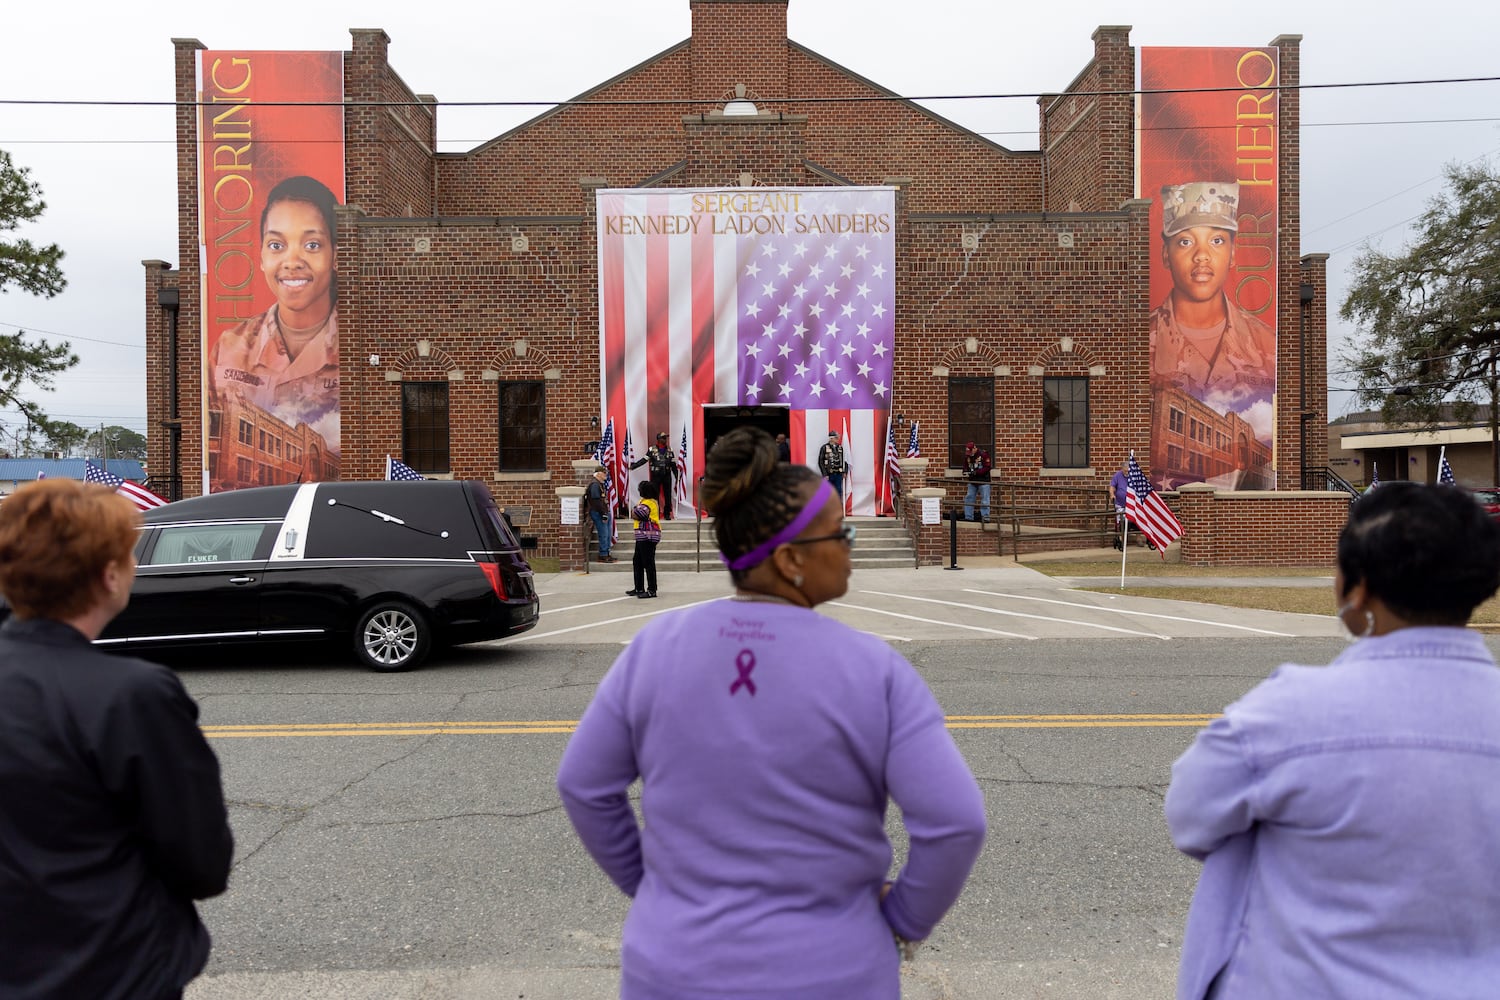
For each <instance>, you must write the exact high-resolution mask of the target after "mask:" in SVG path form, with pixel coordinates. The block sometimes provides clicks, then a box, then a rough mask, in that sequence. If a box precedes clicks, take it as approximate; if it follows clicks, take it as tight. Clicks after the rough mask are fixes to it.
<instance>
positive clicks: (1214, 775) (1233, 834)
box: [1166, 483, 1500, 1000]
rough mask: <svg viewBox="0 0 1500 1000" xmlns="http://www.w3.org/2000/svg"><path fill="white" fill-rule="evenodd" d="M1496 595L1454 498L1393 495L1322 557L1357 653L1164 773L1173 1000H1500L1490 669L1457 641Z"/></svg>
mask: <svg viewBox="0 0 1500 1000" xmlns="http://www.w3.org/2000/svg"><path fill="white" fill-rule="evenodd" d="M1497 585H1500V527H1497V526H1496V524H1495V522H1494V521H1492V520H1491V519H1490V517H1489V515H1487V514H1486V513H1485V512H1484V508H1482V507H1480V506H1479V504H1477V503H1475V502H1474V498H1473V497H1472V496H1471V495H1469V493H1468V492H1467V491H1466V490H1460V489H1457V488H1455V487H1452V486H1424V485H1421V484H1418V483H1392V484H1390V485H1387V486H1382V487H1380V489H1378V490H1374V491H1373V492H1371V493H1369V494H1367V495H1365V496H1364V497H1361V498H1360V499H1359V500H1357V501H1355V503H1354V505H1353V506H1352V507H1351V508H1350V510H1349V521H1348V524H1346V525H1345V527H1344V530H1343V533H1342V534H1341V535H1340V536H1339V543H1338V571H1337V573H1336V574H1335V576H1334V583H1333V587H1334V596H1335V597H1336V598H1337V600H1338V603H1339V607H1338V618H1339V621H1340V622H1342V623H1343V624H1344V627H1345V628H1346V629H1348V630H1349V631H1350V632H1351V633H1353V634H1354V635H1355V637H1356V639H1357V641H1356V642H1355V643H1354V644H1353V645H1352V646H1350V647H1349V648H1348V649H1347V650H1345V651H1344V652H1343V653H1342V654H1340V655H1339V656H1338V657H1337V658H1336V659H1334V661H1333V662H1332V663H1330V664H1328V666H1326V667H1304V666H1293V665H1290V664H1288V665H1285V666H1281V667H1278V668H1277V669H1276V670H1275V671H1274V672H1273V673H1272V674H1271V676H1270V677H1268V678H1267V679H1266V680H1264V681H1262V682H1261V683H1260V684H1259V685H1257V686H1256V687H1255V688H1254V689H1253V690H1251V691H1250V693H1249V694H1247V695H1245V696H1244V697H1243V698H1241V699H1240V700H1239V701H1237V702H1235V703H1234V704H1232V705H1230V706H1229V707H1228V708H1226V709H1225V710H1224V715H1223V717H1222V718H1220V719H1217V720H1215V721H1214V722H1213V723H1212V724H1211V725H1210V726H1209V727H1208V728H1206V729H1204V730H1203V731H1201V732H1200V733H1199V734H1198V736H1197V738H1196V739H1195V740H1194V741H1193V745H1192V746H1191V747H1189V748H1188V750H1187V752H1186V753H1184V754H1183V755H1182V757H1181V759H1179V760H1178V761H1177V763H1176V764H1175V765H1173V767H1172V785H1171V787H1170V788H1169V789H1168V790H1167V800H1166V815H1167V825H1168V827H1169V828H1170V830H1171V833H1172V842H1173V843H1175V844H1176V845H1177V847H1178V848H1179V849H1180V850H1182V851H1183V852H1185V853H1187V854H1188V855H1190V856H1192V857H1194V858H1199V859H1201V860H1202V861H1203V873H1202V875H1201V876H1200V877H1199V879H1198V889H1197V892H1196V893H1195V894H1194V896H1193V905H1192V908H1191V909H1190V910H1189V911H1188V920H1187V930H1186V933H1185V934H1184V936H1183V941H1182V965H1181V969H1180V971H1179V976H1178V981H1177V996H1178V997H1179V1000H1199V998H1202V997H1212V998H1214V1000H1239V998H1246V1000H1251V998H1253V1000H1259V998H1262V997H1299V998H1300V997H1319V998H1340V997H1346V998H1349V1000H1384V998H1397V997H1401V998H1405V997H1453V998H1458V997H1493V996H1497V995H1500V838H1497V837H1496V835H1495V831H1496V830H1500V670H1497V669H1496V667H1495V658H1494V657H1493V656H1492V655H1491V654H1490V650H1489V648H1488V647H1487V646H1486V644H1485V641H1484V636H1482V635H1480V634H1479V633H1478V632H1475V631H1474V630H1472V629H1468V628H1465V627H1464V625H1465V623H1466V622H1468V620H1469V616H1470V615H1471V614H1472V613H1473V611H1474V609H1475V608H1476V607H1478V606H1479V605H1480V604H1481V603H1483V602H1484V601H1486V600H1488V599H1489V598H1490V597H1491V596H1492V595H1493V594H1494V593H1495V590H1496V587H1497Z"/></svg>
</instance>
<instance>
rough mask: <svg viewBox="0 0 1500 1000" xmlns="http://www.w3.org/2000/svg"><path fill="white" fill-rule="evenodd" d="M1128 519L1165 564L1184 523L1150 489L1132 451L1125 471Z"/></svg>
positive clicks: (1180, 535) (1149, 484)
mask: <svg viewBox="0 0 1500 1000" xmlns="http://www.w3.org/2000/svg"><path fill="white" fill-rule="evenodd" d="M1125 516H1126V517H1127V518H1129V519H1130V522H1131V523H1132V524H1134V525H1135V526H1136V527H1137V528H1139V529H1140V532H1141V534H1143V535H1145V536H1146V537H1147V538H1149V539H1151V541H1152V543H1153V544H1154V545H1155V546H1156V551H1157V552H1158V553H1159V554H1160V555H1161V558H1162V561H1163V562H1165V561H1166V558H1167V545H1168V544H1170V543H1171V541H1172V539H1174V538H1181V537H1182V523H1181V522H1180V521H1178V520H1177V515H1175V514H1173V513H1172V508H1170V507H1168V506H1167V502H1166V501H1165V500H1163V499H1162V498H1161V494H1159V493H1157V492H1156V491H1155V490H1153V489H1152V488H1151V483H1150V481H1149V480H1147V479H1146V476H1145V473H1143V472H1141V467H1140V465H1139V464H1137V463H1136V460H1135V452H1133V451H1132V452H1131V453H1130V462H1129V464H1128V465H1127V466H1126V469H1125Z"/></svg>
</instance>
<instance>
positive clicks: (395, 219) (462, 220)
mask: <svg viewBox="0 0 1500 1000" xmlns="http://www.w3.org/2000/svg"><path fill="white" fill-rule="evenodd" d="M585 221H587V220H586V219H585V217H584V216H582V215H426V216H408V215H379V216H375V215H361V216H357V217H356V218H355V219H354V224H355V225H356V226H360V227H365V226H374V227H379V228H382V229H387V228H388V229H430V228H432V227H434V226H436V227H438V228H442V227H444V226H452V227H454V228H459V227H463V226H581V225H583V224H584V222H585Z"/></svg>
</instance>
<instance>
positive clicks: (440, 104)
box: [0, 76, 1500, 110]
mask: <svg viewBox="0 0 1500 1000" xmlns="http://www.w3.org/2000/svg"><path fill="white" fill-rule="evenodd" d="M1496 82H1500V76H1454V77H1442V78H1435V79H1426V80H1360V81H1352V82H1347V83H1299V84H1296V85H1295V86H1293V85H1290V84H1277V85H1275V86H1269V87H1243V86H1234V87H1169V88H1162V89H1153V90H1145V89H1133V88H1132V89H1128V90H1070V91H1066V92H1061V93H1059V92H1056V91H1031V92H1025V93H1005V94H920V95H902V94H871V95H869V96H864V97H849V96H844V97H776V98H770V97H757V98H756V99H757V100H758V101H759V102H760V103H762V104H767V105H770V104H881V103H890V102H898V103H906V102H912V101H1008V100H1032V101H1034V100H1038V99H1040V98H1044V97H1051V98H1061V97H1139V96H1146V95H1155V94H1215V93H1241V92H1243V91H1246V90H1255V91H1276V92H1280V93H1291V92H1299V91H1304V90H1350V89H1360V88H1366V87H1425V86H1434V85H1441V84H1456V83H1496ZM244 103H245V104H247V105H254V106H256V107H263V108H278V107H284V108H328V107H337V108H423V109H426V110H431V109H433V108H444V107H446V108H620V107H694V106H696V107H703V106H708V105H718V104H719V103H721V102H719V101H712V100H704V99H702V98H693V97H640V98H576V99H571V100H564V101H437V102H431V101H417V100H413V101H345V100H337V101H246V102H244ZM7 105H8V106H12V107H36V106H41V107H88V108H176V107H193V106H196V107H218V108H223V107H225V102H223V101H176V100H172V101H141V100H63V99H59V98H0V106H7Z"/></svg>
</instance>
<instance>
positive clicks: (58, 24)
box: [0, 0, 1500, 433]
mask: <svg viewBox="0 0 1500 1000" xmlns="http://www.w3.org/2000/svg"><path fill="white" fill-rule="evenodd" d="M247 11H250V9H249V8H244V7H238V6H234V5H229V4H218V3H207V2H202V0H199V2H195V3H183V2H178V0H157V2H154V3H151V4H145V5H139V4H136V5H122V4H117V3H114V2H110V3H102V2H99V0H85V2H72V0H69V2H52V3H35V4H9V5H7V10H6V14H5V31H4V36H3V38H0V101H89V100H93V101H97V100H118V101H135V102H170V101H171V100H172V98H173V96H174V94H173V81H172V45H171V39H172V38H175V37H189V38H197V39H199V40H200V41H202V42H203V43H204V44H205V45H207V46H208V47H209V48H248V49H313V50H343V49H347V48H349V45H350V37H349V29H350V28H384V29H385V31H386V33H387V34H388V35H390V38H391V47H390V59H391V64H392V65H393V67H394V68H395V69H396V71H397V72H398V73H400V74H401V76H402V78H403V79H405V81H406V82H407V84H408V85H410V86H411V87H412V89H413V90H415V91H417V92H418V93H431V94H435V95H436V96H437V97H438V99H439V100H440V101H506V100H511V101H556V100H563V99H566V98H568V97H572V96H574V95H576V94H578V93H580V92H582V91H584V90H586V89H588V88H589V87H591V86H593V85H595V84H597V83H599V82H600V81H603V80H605V79H608V78H609V77H611V76H613V75H615V74H617V73H619V72H621V71H623V70H625V69H628V68H629V67H631V66H633V65H635V64H636V63H638V62H641V61H642V60H644V59H646V58H649V57H650V56H652V55H655V54H656V53H658V52H660V51H661V50H663V49H665V48H667V47H668V46H670V45H673V44H676V43H677V42H679V41H682V40H683V39H685V38H687V37H688V35H689V34H690V33H691V24H690V10H689V4H688V0H556V2H553V3H546V4H533V3H514V2H512V3H498V4H492V5H489V6H488V7H487V8H479V7H476V6H475V5H470V4H456V3H441V2H439V3H426V4H421V3H412V2H411V0H401V2H399V3H398V2H390V0H362V2H360V3H359V4H357V5H356V4H299V5H295V6H293V7H283V8H280V9H279V10H273V9H272V8H264V7H260V8H254V10H253V13H254V15H255V16H254V17H253V18H252V17H248V16H247ZM476 11H481V12H478V13H476ZM439 12H441V13H439ZM434 15H436V16H434ZM1101 24H1127V25H1131V26H1132V27H1133V29H1134V30H1133V31H1132V32H1131V36H1130V37H1131V42H1132V44H1134V45H1137V46H1143V45H1145V46H1149V45H1263V44H1265V43H1267V42H1269V41H1271V40H1272V39H1273V38H1275V37H1276V36H1278V35H1281V34H1301V35H1302V36H1303V42H1302V83H1303V84H1304V85H1312V84H1333V83H1373V82H1385V81H1413V80H1430V79H1439V78H1442V79H1448V78H1457V77H1486V76H1500V58H1497V57H1496V56H1495V54H1494V44H1495V38H1496V37H1497V34H1500V30H1497V29H1500V5H1497V4H1491V3H1483V2H1480V0H1463V2H1458V0H1430V2H1427V3H1423V4H1420V5H1416V6H1413V5H1412V4H1410V3H1400V4H1398V3H1395V2H1393V0H1371V2H1365V3H1358V4H1356V3H1347V2H1330V0H1317V2H1313V0H1297V2H1283V0H1262V2H1260V3H1255V4H1237V5H1227V4H1226V5H1209V6H1207V7H1204V6H1201V5H1193V6H1191V7H1184V6H1182V5H1180V4H1163V3H1160V2H1159V0H1157V2H1145V0H1118V2H1115V3H1099V2H1082V0H1060V2H1056V3H1051V4H1039V5H1025V6H1022V5H1012V4H1004V3H996V2H994V0H928V2H926V3H922V4H913V3H912V2H911V0H899V2H898V0H858V2H854V0H791V3H790V6H789V8H788V34H789V35H790V36H791V38H792V39H793V40H794V41H796V42H799V43H800V44H802V45H804V46H806V47H808V48H810V49H812V50H813V51H815V52H818V53H819V54H821V55H823V56H825V57H827V58H829V59H831V60H833V61H834V62H837V63H840V64H841V65H843V66H845V67H847V68H849V69H851V70H853V71H854V72H856V73H859V74H861V75H863V76H865V77H867V78H869V79H871V80H874V81H875V82H876V83H879V84H881V85H883V86H885V87H887V88H889V89H891V90H894V91H896V92H898V93H901V94H904V95H908V96H925V95H976V94H1035V93H1037V92H1039V91H1057V90H1059V89H1061V88H1062V87H1064V86H1066V85H1067V83H1068V82H1069V81H1070V80H1072V78H1073V77H1074V75H1075V74H1076V73H1077V72H1078V71H1079V70H1080V69H1081V68H1082V67H1083V66H1084V64H1085V63H1086V62H1087V60H1088V59H1089V58H1090V57H1091V55H1092V52H1093V43H1092V41H1091V40H1090V35H1091V34H1092V33H1093V31H1094V29H1095V28H1096V27H1098V26H1099V25H1101ZM928 105H929V106H930V107H931V108H932V109H933V110H935V111H937V112H938V113H939V114H942V115H944V116H945V117H947V118H950V119H951V120H953V121H955V122H957V123H958V124H960V125H963V126H964V127H967V128H971V129H974V130H975V131H978V132H982V133H984V134H985V135H987V136H988V137H989V138H991V139H993V140H994V141H996V142H999V143H1001V144H1002V145H1005V146H1008V147H1010V148H1012V149H1025V150H1032V149H1035V148H1036V147H1037V135H1036V103H1035V100H1034V99H1033V98H1030V97H1022V98H1018V99H1009V100H999V99H988V100H946V101H932V102H928ZM539 110H540V109H536V108H530V109H519V110H517V109H493V110H485V111H474V110H468V109H455V110H446V109H444V110H441V111H440V112H439V115H438V130H439V139H440V141H441V146H440V148H442V149H444V150H462V149H468V148H471V147H473V146H476V145H478V144H480V143H482V142H484V141H485V140H487V139H489V138H491V137H493V136H494V135H496V134H498V133H500V132H502V131H504V130H506V129H507V128H510V127H512V126H514V125H516V124H518V123H520V122H521V121H524V120H526V119H527V118H530V117H532V116H533V115H535V114H537V113H538V112H539ZM172 127H173V118H172V109H171V108H170V106H158V107H146V106H141V107H77V106H74V107H70V106H65V105H40V106H31V105H21V104H14V103H0V149H5V150H7V151H9V152H10V153H11V154H12V156H13V157H14V159H15V160H16V162H17V163H19V164H22V165H25V166H27V167H29V168H30V169H31V172H32V177H33V179H35V180H36V181H38V182H40V184H41V185H42V188H43V192H44V196H45V198H46V201H47V205H48V208H47V213H46V215H45V216H44V218H43V219H42V220H41V222H40V223H39V224H37V225H34V226H31V227H29V228H28V229H27V230H26V231H25V235H27V236H30V237H31V238H33V239H35V240H38V241H41V242H54V241H55V242H57V243H59V244H61V245H62V247H63V248H64V249H65V250H66V252H67V257H66V259H65V260H64V262H63V266H64V269H65V271H66V274H67V278H68V288H67V290H66V291H65V292H64V293H63V294H62V295H59V296H58V297H56V298H54V299H50V300H43V299H36V298H32V297H30V296H27V295H25V294H23V293H20V292H17V291H15V290H11V291H9V292H7V293H6V294H4V295H0V331H5V332H14V330H15V329H16V328H17V327H21V328H24V329H26V330H28V331H31V332H34V333H38V334H42V333H45V334H46V335H47V336H48V337H50V338H53V339H56V338H57V337H59V336H60V337H63V338H66V339H68V340H70V341H71V342H72V344H73V346H74V348H75V349H76V350H77V352H78V354H79V355H80V356H81V357H82V359H83V360H82V363H81V364H79V365H78V366H77V367H76V368H75V369H73V370H71V371H69V372H68V373H67V374H65V375H64V376H62V377H61V378H60V379H59V380H58V384H57V387H56V389H55V391H53V392H50V393H38V394H35V398H36V399H38V400H39V401H40V402H41V403H42V405H43V406H44V407H45V408H46V409H47V410H48V411H49V412H50V413H51V414H52V415H53V416H54V417H58V418H62V419H66V420H71V421H73V422H74V423H77V424H82V425H85V426H93V427H97V426H98V425H99V424H100V423H101V422H102V423H107V424H121V425H124V426H127V427H130V428H132V429H134V430H137V431H140V432H142V433H150V430H149V429H148V428H147V426H146V399H145V351H144V348H143V342H144V323H145V321H144V314H143V299H144V293H143V291H142V287H143V286H142V269H141V266H140V261H141V260H142V259H147V258H161V259H165V260H168V261H169V262H171V263H172V264H174V265H176V264H178V263H179V261H177V260H176V253H177V233H176V221H177V215H176V193H175V191H176V189H175V185H176V167H175V160H174V151H175V150H174V145H173V143H174V139H173V131H172ZM1497 151H1500V84H1497V83H1461V84H1442V85H1427V86H1416V85H1407V86H1390V87H1361V88H1348V89H1330V90H1309V91H1306V92H1305V93H1304V96H1303V104H1302V220H1303V222H1302V224H1303V228H1302V250H1303V252H1304V253H1311V252H1328V253H1332V255H1333V257H1332V259H1331V261H1330V282H1331V285H1332V287H1331V290H1330V292H1331V294H1330V299H1331V301H1330V302H1329V303H1328V311H1329V315H1330V324H1331V327H1332V331H1331V337H1330V340H1331V346H1330V354H1331V355H1333V356H1334V357H1336V355H1337V352H1338V351H1339V349H1340V348H1341V347H1342V339H1343V337H1344V336H1345V335H1346V334H1347V332H1348V331H1347V330H1346V328H1345V327H1344V326H1343V324H1341V323H1340V322H1339V320H1338V318H1337V311H1338V305H1339V304H1340V303H1341V302H1342V300H1343V296H1344V294H1345V291H1346V289H1347V287H1348V279H1347V276H1346V275H1347V268H1348V267H1349V266H1350V264H1351V263H1352V261H1353V260H1354V257H1355V255H1356V254H1357V252H1358V250H1359V248H1360V247H1361V246H1362V245H1363V244H1364V243H1365V242H1366V241H1372V242H1374V243H1375V244H1377V245H1379V246H1382V247H1384V248H1386V249H1399V248H1400V247H1401V246H1402V245H1403V244H1404V241H1405V240H1406V238H1407V237H1408V235H1409V230H1408V224H1409V223H1410V221H1411V220H1412V219H1413V218H1414V217H1416V216H1417V215H1419V214H1420V213H1421V211H1422V210H1423V208H1424V206H1425V203H1426V201H1427V200H1428V199H1430V198H1431V197H1433V196H1434V195H1435V194H1437V193H1438V192H1439V191H1440V190H1441V188H1442V185H1441V173H1442V170H1443V166H1444V165H1445V164H1448V163H1455V162H1462V163H1468V162H1474V161H1478V160H1483V159H1485V158H1486V157H1490V158H1491V160H1490V162H1491V163H1496V162H1500V160H1497V159H1495V158H1494V157H1495V154H1496V153H1497ZM85 338H87V339H85ZM1338 367H1339V365H1338V364H1337V363H1336V362H1335V361H1332V360H1331V362H1330V369H1335V368H1338ZM1329 383H1330V385H1331V386H1335V387H1336V386H1343V385H1350V384H1352V383H1351V382H1350V380H1349V379H1348V377H1347V376H1341V375H1338V374H1336V373H1333V372H1331V373H1330V376H1329ZM1349 408H1350V400H1349V399H1348V397H1347V395H1345V394H1339V393H1333V394H1332V398H1331V400H1330V411H1331V416H1332V417H1337V416H1339V415H1340V414H1341V413H1343V412H1345V411H1346V410H1348V409H1349ZM0 423H3V424H5V425H7V426H6V428H5V430H6V432H7V433H8V432H9V431H11V430H12V429H13V428H14V426H15V424H16V414H15V413H14V412H13V411H12V412H8V413H7V412H3V411H0Z"/></svg>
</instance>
